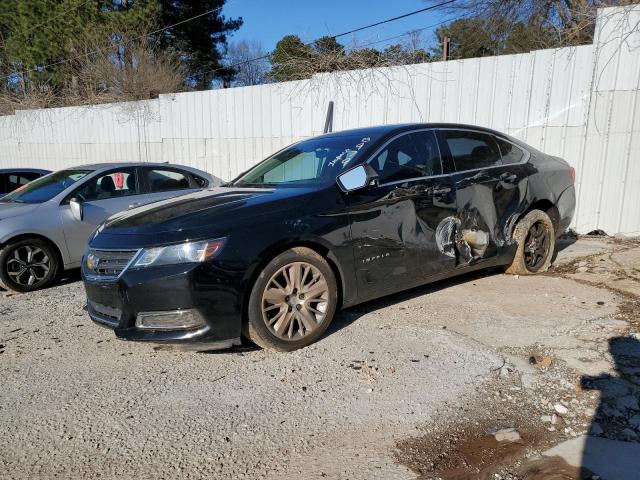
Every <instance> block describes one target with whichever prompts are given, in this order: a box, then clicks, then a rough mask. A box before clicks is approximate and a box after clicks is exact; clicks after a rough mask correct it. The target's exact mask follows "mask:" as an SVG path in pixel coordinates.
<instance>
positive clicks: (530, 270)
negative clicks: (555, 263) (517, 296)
mask: <svg viewBox="0 0 640 480" xmlns="http://www.w3.org/2000/svg"><path fill="white" fill-rule="evenodd" d="M555 238H556V237H555V229H554V227H553V222H552V221H551V218H549V215H547V214H546V213H545V212H543V211H542V210H531V211H530V212H529V213H527V214H526V215H525V216H524V218H522V219H521V220H520V221H519V222H518V223H517V225H516V228H515V230H514V233H513V239H514V240H515V241H516V242H517V243H518V249H517V251H516V255H515V257H514V258H513V262H512V263H511V265H509V267H507V270H506V271H507V273H511V274H518V275H535V274H536V273H542V272H544V271H546V270H547V269H548V268H549V266H550V265H551V259H552V257H553V251H554V248H555Z"/></svg>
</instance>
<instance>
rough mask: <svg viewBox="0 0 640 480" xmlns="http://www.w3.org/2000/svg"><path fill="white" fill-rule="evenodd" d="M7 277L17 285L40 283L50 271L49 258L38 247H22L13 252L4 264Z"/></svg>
mask: <svg viewBox="0 0 640 480" xmlns="http://www.w3.org/2000/svg"><path fill="white" fill-rule="evenodd" d="M5 268H6V271H7V275H9V277H10V278H11V279H12V280H13V281H14V282H15V283H16V284H18V285H22V286H33V285H36V284H38V283H40V282H42V281H43V280H44V279H45V278H46V277H47V275H48V273H49V270H51V261H50V259H49V256H48V255H47V254H46V253H45V251H44V250H42V249H41V248H39V247H35V246H30V245H24V246H22V247H18V248H16V249H15V250H14V251H13V256H12V257H11V258H9V259H8V260H7V262H6V266H5Z"/></svg>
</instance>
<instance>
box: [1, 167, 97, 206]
mask: <svg viewBox="0 0 640 480" xmlns="http://www.w3.org/2000/svg"><path fill="white" fill-rule="evenodd" d="M91 172H93V170H79V169H78V170H75V169H74V170H61V171H59V172H55V173H51V174H49V175H47V176H45V177H41V178H38V179H36V180H34V181H33V182H31V183H27V184H26V185H24V186H23V187H22V188H18V189H17V190H14V191H13V192H11V193H10V194H8V195H6V196H4V197H2V198H1V199H0V202H3V203H8V202H15V203H43V202H46V201H49V200H51V199H52V198H53V197H55V196H56V195H58V194H59V193H60V192H63V191H64V190H66V189H67V188H69V187H70V186H71V185H73V184H74V183H76V182H77V181H78V180H80V179H81V178H83V177H85V176H87V175H88V174H90V173H91Z"/></svg>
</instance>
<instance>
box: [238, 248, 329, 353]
mask: <svg viewBox="0 0 640 480" xmlns="http://www.w3.org/2000/svg"><path fill="white" fill-rule="evenodd" d="M337 304H338V288H337V283H336V279H335V275H334V274H333V270H332V269H331V267H330V266H329V264H328V263H327V261H326V260H325V259H324V258H323V257H322V256H321V255H319V254H318V253H316V252H314V251H313V250H311V249H309V248H305V247H296V248H292V249H290V250H287V251H285V252H283V253H281V254H280V255H278V256H276V257H275V258H274V259H273V260H271V261H270V262H269V263H268V264H267V265H266V266H265V267H264V269H263V270H262V271H261V272H260V275H259V276H258V278H257V280H256V281H255V283H254V285H253V288H252V290H251V295H250V297H249V305H248V309H247V313H248V315H247V317H248V318H247V319H246V321H245V323H244V325H243V333H244V335H245V337H247V338H248V339H249V340H251V341H252V342H253V343H255V344H257V345H259V346H260V347H262V348H267V349H272V350H277V351H280V352H289V351H292V350H297V349H299V348H302V347H306V346H307V345H310V344H311V343H313V342H315V341H316V340H317V339H318V338H320V337H321V336H322V335H323V334H324V332H325V331H326V330H327V328H328V327H329V325H330V324H331V321H332V320H333V317H334V315H335V312H336V308H337Z"/></svg>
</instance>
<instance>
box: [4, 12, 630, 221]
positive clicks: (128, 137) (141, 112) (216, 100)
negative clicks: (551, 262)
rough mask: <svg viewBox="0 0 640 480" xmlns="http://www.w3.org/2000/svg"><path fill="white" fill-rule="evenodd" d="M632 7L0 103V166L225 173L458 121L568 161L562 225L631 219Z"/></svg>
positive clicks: (234, 174) (224, 176)
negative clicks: (367, 133)
mask: <svg viewBox="0 0 640 480" xmlns="http://www.w3.org/2000/svg"><path fill="white" fill-rule="evenodd" d="M639 25H640V7H638V6H635V7H620V8H606V9H601V10H599V13H598V20H597V25H596V35H595V38H594V44H593V45H584V46H580V47H573V48H564V49H556V50H540V51H535V52H531V53H528V54H518V55H505V56H500V57H485V58H476V59H468V60H457V61H449V62H436V63H427V64H420V65H408V66H402V67H393V68H380V69H371V70H357V71H352V72H339V73H333V74H319V75H316V76H314V77H313V78H311V79H309V80H302V81H296V82H285V83H277V84H270V85H260V86H256V87H243V88H234V89H225V90H211V91H203V92H185V93H176V94H168V95H161V96H160V98H159V99H156V100H146V101H141V102H131V103H117V104H108V105H96V106H89V107H70V108H57V109H48V110H32V111H19V112H17V113H16V114H15V115H13V116H6V117H0V168H4V167H14V166H33V167H42V168H48V169H52V170H55V169H60V168H65V167H69V166H72V165H77V164H81V163H91V162H106V161H125V160H130V161H138V160H139V161H167V162H176V163H183V164H188V165H193V166H195V167H198V168H202V169H204V170H208V171H209V172H211V173H212V174H214V175H216V176H218V177H221V178H224V179H231V178H233V177H235V176H236V175H238V174H239V173H240V172H242V171H244V170H246V169H247V168H249V167H250V166H252V165H254V164H255V163H257V162H258V161H260V160H261V159H263V158H265V157H266V156H268V155H269V154H270V153H272V152H274V151H276V150H279V149H280V148H282V147H284V146H286V145H288V144H290V143H292V142H294V141H297V140H300V139H302V138H308V137H311V136H313V135H317V134H320V133H322V130H323V128H324V123H325V116H326V111H327V105H328V103H329V101H334V102H335V108H334V121H333V125H334V130H344V129H348V128H356V127H363V126H370V125H378V124H390V123H404V122H442V121H446V122H460V123H470V124H476V125H482V126H488V127H492V128H495V129H497V130H500V131H504V132H506V133H509V134H511V135H514V136H515V137H518V138H520V139H522V140H524V141H526V142H528V143H530V144H531V145H532V146H534V147H536V148H539V149H541V150H544V151H545V152H548V153H549V154H552V155H558V156H560V157H562V158H565V159H566V160H567V161H569V162H570V163H571V164H572V165H573V166H575V167H576V169H577V181H576V189H577V193H578V206H577V212H576V219H575V222H574V226H575V227H576V228H577V229H578V231H581V232H585V231H589V230H592V229H595V228H602V229H604V230H605V231H607V232H610V233H615V232H628V233H632V232H640V208H638V205H640V162H639V161H638V158H640V95H639V94H638V90H639V89H640V28H638V27H639Z"/></svg>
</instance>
